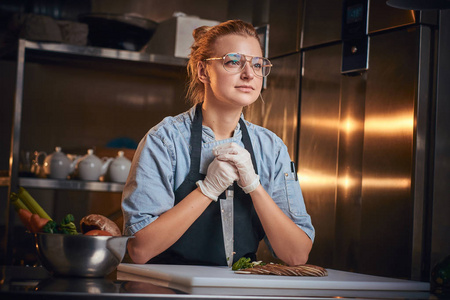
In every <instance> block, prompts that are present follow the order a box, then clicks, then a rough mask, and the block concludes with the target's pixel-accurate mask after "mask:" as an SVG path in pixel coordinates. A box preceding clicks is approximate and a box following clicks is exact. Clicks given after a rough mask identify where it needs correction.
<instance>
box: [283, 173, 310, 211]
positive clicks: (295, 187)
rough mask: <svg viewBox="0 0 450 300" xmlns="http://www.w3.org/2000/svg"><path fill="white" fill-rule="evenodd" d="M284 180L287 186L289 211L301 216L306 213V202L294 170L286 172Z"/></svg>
mask: <svg viewBox="0 0 450 300" xmlns="http://www.w3.org/2000/svg"><path fill="white" fill-rule="evenodd" d="M284 182H285V186H286V196H287V200H288V205H289V212H290V213H291V214H293V215H294V216H300V215H303V214H304V213H305V210H306V209H305V204H304V201H303V195H302V191H301V189H300V184H299V182H298V180H297V178H296V174H295V173H293V172H287V173H284Z"/></svg>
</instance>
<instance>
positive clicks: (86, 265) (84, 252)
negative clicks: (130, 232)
mask: <svg viewBox="0 0 450 300" xmlns="http://www.w3.org/2000/svg"><path fill="white" fill-rule="evenodd" d="M129 238H131V237H129V236H88V235H83V234H79V235H69V234H51V233H36V234H35V239H36V250H37V253H38V256H39V259H40V260H41V263H42V265H43V266H44V267H45V268H46V269H47V270H48V271H50V272H52V273H53V274H55V275H62V276H78V277H102V276H106V275H108V274H109V273H111V272H112V271H114V270H115V269H116V267H117V266H118V265H119V264H120V262H121V261H122V259H123V257H124V255H125V252H126V248H127V247H126V246H127V242H128V239H129Z"/></svg>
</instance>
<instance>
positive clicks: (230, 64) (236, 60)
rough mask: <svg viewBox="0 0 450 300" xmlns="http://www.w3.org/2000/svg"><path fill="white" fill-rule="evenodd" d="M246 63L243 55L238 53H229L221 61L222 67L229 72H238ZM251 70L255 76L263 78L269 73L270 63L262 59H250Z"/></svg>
mask: <svg viewBox="0 0 450 300" xmlns="http://www.w3.org/2000/svg"><path fill="white" fill-rule="evenodd" d="M246 61H247V58H246V57H245V55H242V54H239V53H230V54H227V55H226V56H225V59H224V60H223V66H224V67H225V69H227V70H228V71H230V72H234V73H237V72H240V71H241V70H242V69H243V68H244V66H245V63H246ZM249 63H251V66H252V69H253V71H254V72H255V74H256V75H257V76H260V77H264V76H267V75H269V73H270V61H269V60H268V59H266V58H264V57H252V58H251V61H250V62H249Z"/></svg>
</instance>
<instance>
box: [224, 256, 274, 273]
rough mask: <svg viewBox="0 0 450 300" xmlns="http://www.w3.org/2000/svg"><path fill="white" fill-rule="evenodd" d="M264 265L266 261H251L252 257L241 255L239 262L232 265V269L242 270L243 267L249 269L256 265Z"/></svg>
mask: <svg viewBox="0 0 450 300" xmlns="http://www.w3.org/2000/svg"><path fill="white" fill-rule="evenodd" d="M257 265H260V266H264V265H266V263H263V262H261V261H253V262H252V261H250V258H248V257H241V258H240V259H239V260H238V261H237V262H235V263H234V264H233V266H232V267H231V270H233V271H237V270H241V269H248V268H253V267H254V266H257Z"/></svg>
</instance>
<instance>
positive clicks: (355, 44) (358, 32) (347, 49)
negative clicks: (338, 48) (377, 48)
mask: <svg viewBox="0 0 450 300" xmlns="http://www.w3.org/2000/svg"><path fill="white" fill-rule="evenodd" d="M368 2H369V0H344V1H343V8H342V65H341V72H342V74H349V75H350V74H354V73H361V72H362V71H365V70H367V69H368V68H369V36H368V15H369V13H368V12H369V11H368V9H369V8H368Z"/></svg>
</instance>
